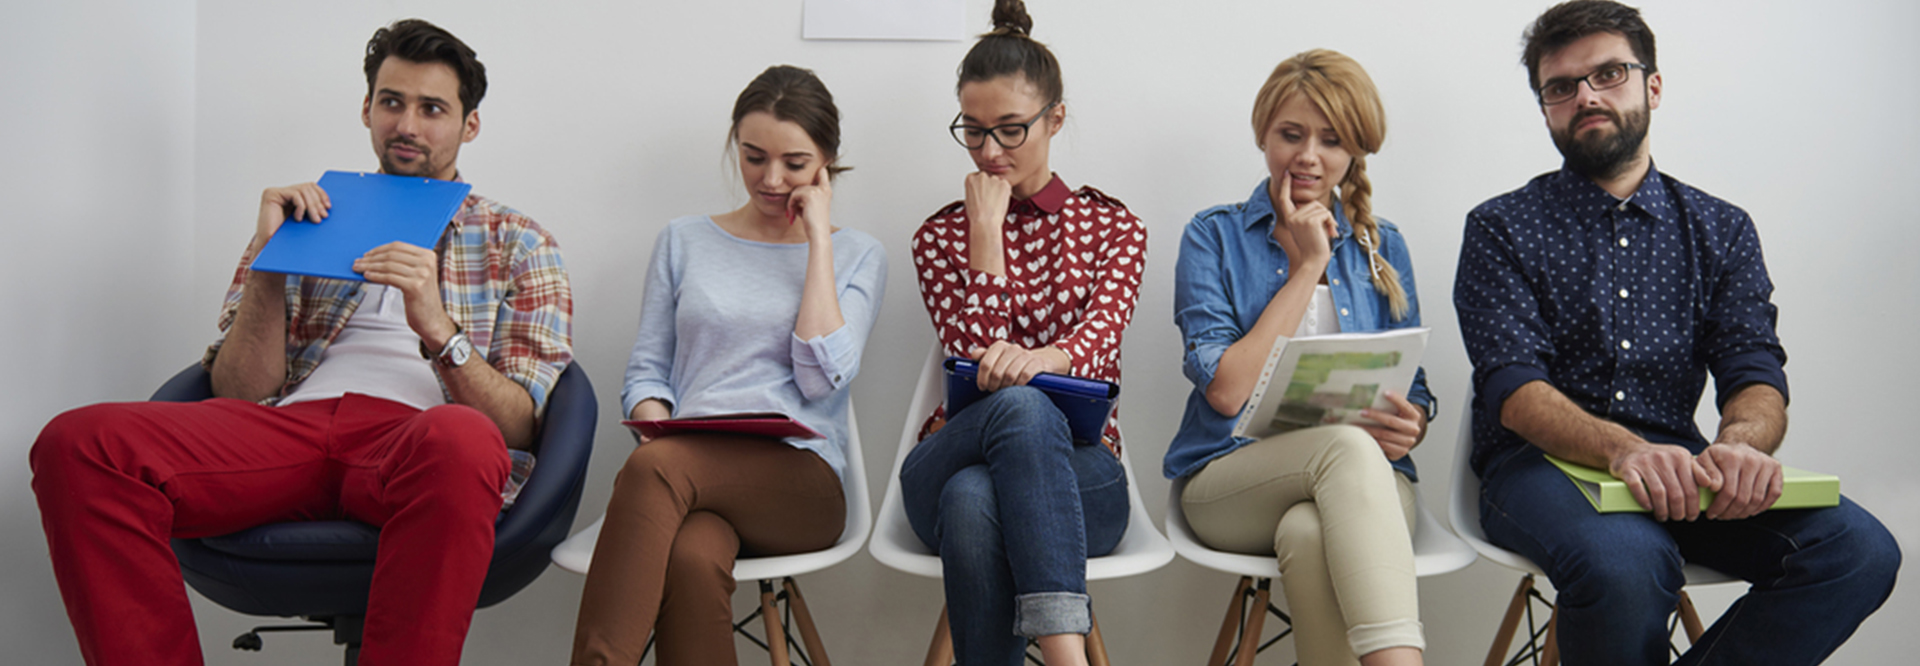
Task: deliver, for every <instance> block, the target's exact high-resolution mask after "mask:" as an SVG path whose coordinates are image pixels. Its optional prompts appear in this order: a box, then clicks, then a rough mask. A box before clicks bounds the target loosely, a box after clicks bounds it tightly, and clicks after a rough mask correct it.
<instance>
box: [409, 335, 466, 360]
mask: <svg viewBox="0 0 1920 666" xmlns="http://www.w3.org/2000/svg"><path fill="white" fill-rule="evenodd" d="M420 355H421V356H424V357H427V358H431V359H433V362H435V363H438V364H440V367H442V368H458V367H460V366H462V365H466V363H467V359H470V358H473V341H472V340H468V339H467V332H466V331H459V332H456V333H454V334H453V337H451V338H447V345H446V346H445V347H441V348H440V353H438V354H428V353H427V342H426V341H425V340H422V341H420Z"/></svg>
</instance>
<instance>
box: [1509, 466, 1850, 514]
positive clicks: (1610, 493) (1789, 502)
mask: <svg viewBox="0 0 1920 666" xmlns="http://www.w3.org/2000/svg"><path fill="white" fill-rule="evenodd" d="M1547 461H1548V462H1551V463H1553V464H1554V466H1555V467H1559V468H1560V471H1562V472H1566V474H1567V478H1568V479H1570V480H1572V481H1573V485H1574V487H1576V488H1579V489H1580V494H1582V495H1586V496H1587V501H1588V502H1590V503H1592V504H1593V508H1594V509H1595V510H1597V511H1599V512H1600V513H1617V512H1622V511H1634V512H1639V513H1647V510H1646V509H1644V508H1641V506H1640V503H1639V502H1636V501H1634V500H1633V492H1632V491H1630V490H1627V484H1626V482H1624V481H1621V480H1619V479H1616V478H1613V475H1612V474H1609V473H1607V471H1606V470H1599V469H1594V468H1592V467H1587V466H1584V465H1576V464H1574V463H1570V462H1567V461H1565V460H1561V459H1559V458H1555V457H1553V456H1547ZM1780 471H1781V472H1782V473H1783V474H1784V475H1785V476H1786V480H1785V482H1784V483H1782V484H1781V490H1780V499H1779V500H1778V501H1775V502H1774V503H1773V506H1771V507H1768V508H1769V509H1811V508H1817V507H1826V506H1839V504H1840V477H1837V476H1834V475H1832V474H1821V473H1819V472H1809V471H1807V470H1804V469H1800V468H1797V467H1789V466H1786V465H1781V466H1780ZM1711 504H1713V491H1711V490H1708V489H1706V488H1701V489H1700V508H1701V510H1705V509H1706V508H1707V506H1708V505H1711Z"/></svg>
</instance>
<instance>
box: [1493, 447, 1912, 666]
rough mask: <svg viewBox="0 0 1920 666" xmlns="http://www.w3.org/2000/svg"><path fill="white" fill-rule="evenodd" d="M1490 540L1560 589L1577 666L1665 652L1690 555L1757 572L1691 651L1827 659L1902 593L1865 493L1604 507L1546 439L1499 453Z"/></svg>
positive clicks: (1566, 647)
mask: <svg viewBox="0 0 1920 666" xmlns="http://www.w3.org/2000/svg"><path fill="white" fill-rule="evenodd" d="M1484 482H1485V483H1484V485H1483V486H1482V490H1481V502H1480V516H1481V522H1482V525H1483V526H1484V527H1485V529H1486V531H1487V539H1488V540H1489V541H1491V542H1493V543H1494V544H1495V545H1498V546H1500V547H1502V548H1506V549H1508V550H1512V551H1514V552H1517V553H1520V554H1521V555H1525V556H1526V557H1527V559H1530V560H1533V562H1534V563H1535V564H1537V565H1539V566H1540V568H1541V569H1544V570H1545V571H1546V572H1547V578H1548V579H1549V580H1551V581H1552V582H1553V587H1554V589H1555V590H1558V591H1559V596H1558V599H1557V600H1556V603H1557V604H1558V606H1559V609H1560V627H1559V643H1560V655H1561V657H1560V658H1561V660H1562V661H1564V662H1565V663H1566V664H1567V665H1568V666H1580V665H1582V664H1606V665H1608V666H1620V665H1631V664H1665V663H1667V657H1668V655H1669V652H1668V648H1667V627H1666V619H1667V614H1668V613H1671V612H1672V611H1673V608H1674V605H1675V604H1677V603H1678V602H1679V598H1680V596H1679V594H1680V587H1681V584H1682V583H1684V582H1685V581H1686V577H1685V576H1684V575H1683V574H1682V573H1681V571H1680V569H1681V565H1682V564H1683V563H1687V562H1692V563H1697V564H1703V565H1706V566H1708V567H1712V568H1713V569H1715V570H1718V571H1720V572H1723V573H1726V574H1727V575H1730V576H1734V577H1737V578H1740V579H1743V580H1746V581H1747V582H1749V583H1751V584H1752V587H1751V588H1749V590H1748V591H1747V594H1746V596H1743V597H1741V598H1740V599H1739V600H1738V601H1736V602H1734V604H1733V606H1731V607H1729V608H1728V609H1727V612H1726V613H1725V614H1723V615H1721V616H1720V619H1719V621H1717V622H1714V623H1713V626H1712V627H1710V628H1709V629H1707V633H1706V634H1705V635H1703V636H1701V637H1700V642H1699V644H1697V645H1694V646H1693V647H1692V648H1691V649H1689V650H1687V653H1686V654H1685V655H1682V656H1681V658H1680V660H1679V661H1678V662H1676V663H1679V664H1818V663H1820V661H1821V660H1823V659H1825V658H1826V657H1827V655H1828V654H1831V653H1832V652H1833V651H1834V649H1836V648H1838V647H1840V644H1841V643H1843V642H1845V641H1846V640H1847V637H1848V636H1851V635H1853V630H1854V628H1855V627H1858V626H1859V625H1860V622H1861V621H1862V620H1865V619H1866V617H1867V615H1869V614H1871V613H1873V611H1874V610H1876V609H1878V608H1879V607H1880V604H1881V603H1883V602H1885V601H1886V600H1887V597H1888V595H1890V594H1892V593H1893V583H1894V575H1895V573H1896V572H1897V571H1898V570H1899V568H1900V547H1899V546H1898V545H1897V544H1895V543H1894V540H1893V535H1891V534H1889V533H1888V532H1887V529H1886V528H1885V527H1882V526H1881V525H1880V521H1878V520H1875V519H1874V517H1873V516H1872V515H1871V514H1868V513H1867V512H1866V510H1865V509H1862V508H1860V507H1859V505H1856V504H1854V503H1853V501H1852V500H1848V499H1846V498H1844V497H1843V498H1841V500H1840V505H1839V506H1837V507H1833V508H1827V509H1783V510H1779V511H1768V512H1765V513H1762V514H1760V515H1757V516H1754V517H1752V518H1747V519H1744V520H1708V519H1706V518H1705V517H1702V518H1700V519H1699V520H1697V521H1694V522H1684V521H1668V522H1665V523H1661V522H1656V521H1654V520H1653V519H1652V518H1651V517H1650V516H1649V515H1648V514H1642V513H1608V514H1602V513H1598V512H1595V511H1594V510H1593V505H1591V504H1588V503H1587V500H1586V499H1585V497H1584V496H1582V495H1581V494H1580V491H1579V490H1577V489H1575V488H1574V486H1573V484H1572V483H1569V482H1568V481H1567V477H1566V475H1564V474H1562V473H1561V472H1560V470H1559V469H1558V468H1555V467H1554V466H1553V465H1552V464H1550V463H1548V462H1547V461H1546V459H1545V458H1544V457H1542V456H1541V453H1540V451H1539V450H1538V449H1535V448H1533V447H1527V448H1525V449H1522V450H1520V451H1517V452H1515V453H1513V454H1511V455H1510V456H1508V457H1507V458H1506V459H1505V460H1496V461H1493V462H1492V464H1490V465H1489V466H1488V467H1487V475H1486V478H1485V479H1484Z"/></svg>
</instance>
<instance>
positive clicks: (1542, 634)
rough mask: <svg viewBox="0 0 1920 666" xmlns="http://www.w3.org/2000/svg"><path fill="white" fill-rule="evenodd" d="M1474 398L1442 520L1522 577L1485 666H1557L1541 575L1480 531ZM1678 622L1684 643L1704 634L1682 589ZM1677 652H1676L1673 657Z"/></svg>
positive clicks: (1695, 571)
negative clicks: (1518, 642) (1538, 585)
mask: <svg viewBox="0 0 1920 666" xmlns="http://www.w3.org/2000/svg"><path fill="white" fill-rule="evenodd" d="M1472 405H1473V398H1472V397H1471V396H1469V397H1468V398H1467V408H1466V409H1463V410H1461V416H1460V439H1459V440H1458V442H1457V444H1456V451H1455V453H1454V458H1453V498H1452V501H1450V502H1448V506H1447V519H1448V520H1450V521H1452V522H1453V532H1454V533H1455V534H1458V535H1459V536H1460V538H1461V539H1462V540H1465V541H1466V542H1467V545H1468V546H1471V547H1472V548H1473V550H1474V551H1475V552H1478V553H1479V554H1480V557H1483V558H1486V559H1487V560H1488V561H1491V562H1493V563H1494V564H1498V565H1500V566H1503V567H1506V568H1508V569H1513V570H1515V571H1518V572H1520V573H1522V574H1525V575H1523V576H1522V577H1521V578H1520V586H1519V587H1518V588H1515V589H1514V591H1513V599H1512V601H1510V602H1508V603H1507V614H1506V615H1505V616H1504V617H1502V618H1501V619H1500V629H1499V631H1497V632H1495V633H1494V636H1493V645H1492V646H1490V647H1488V648H1487V661H1486V664H1487V666H1499V665H1500V664H1501V663H1506V664H1509V665H1511V664H1518V663H1520V662H1521V661H1523V660H1527V659H1532V660H1534V663H1537V664H1545V665H1546V666H1557V665H1558V664H1559V663H1560V649H1559V647H1558V646H1556V645H1555V644H1554V629H1555V627H1556V626H1558V625H1559V622H1560V611H1559V609H1558V608H1556V607H1554V605H1553V603H1552V602H1549V601H1547V598H1546V597H1545V596H1543V595H1541V594H1540V591H1539V590H1538V589H1535V588H1534V585H1533V577H1534V576H1544V575H1546V573H1545V572H1544V571H1542V570H1541V569H1540V567H1538V566H1536V565H1534V563H1533V560H1529V559H1527V558H1526V557H1525V556H1522V555H1521V554H1519V553H1516V552H1513V551H1511V550H1507V549H1505V548H1501V547H1499V546H1495V545H1493V544H1492V543H1489V542H1487V533H1486V531H1485V530H1483V529H1481V528H1480V475H1478V474H1475V473H1474V472H1473V464H1472V462H1471V459H1472V456H1473V407H1472ZM1682 571H1683V572H1684V573H1685V574H1686V576H1687V583H1686V585H1687V586H1694V585H1713V584H1717V583H1731V582H1736V581H1737V580H1738V579H1736V578H1734V577H1732V576H1728V575H1726V574H1723V573H1720V572H1718V571H1714V570H1713V569H1709V568H1707V567H1704V566H1701V565H1698V564H1688V565H1686V568H1685V569H1683V570H1682ZM1536 601H1537V602H1539V603H1540V604H1542V605H1544V606H1546V607H1547V608H1548V609H1550V610H1551V612H1552V615H1550V616H1549V617H1548V619H1547V624H1546V626H1544V627H1543V626H1540V625H1539V623H1538V622H1537V620H1536V619H1535V618H1534V614H1533V603H1532V602H1536ZM1675 611H1676V614H1678V615H1679V617H1678V618H1677V619H1678V621H1679V623H1680V624H1681V626H1682V627H1684V628H1685V629H1686V632H1687V643H1688V644H1692V643H1694V642H1695V641H1698V640H1700V634H1701V633H1703V632H1705V630H1706V628H1705V627H1704V626H1703V625H1701V624H1700V614H1699V613H1698V612H1696V611H1695V610H1694V608H1693V599H1692V598H1691V597H1688V596H1687V591H1686V590H1685V589H1682V590H1680V605H1679V607H1678V608H1676V609H1675ZM1523 612H1524V614H1525V615H1526V618H1527V643H1526V644H1525V645H1523V646H1521V648H1520V650H1518V651H1516V652H1515V653H1514V655H1513V657H1512V659H1509V660H1507V661H1505V662H1502V661H1501V659H1500V658H1501V656H1502V655H1504V654H1506V651H1507V648H1509V647H1511V646H1512V644H1513V637H1514V634H1515V632H1516V631H1518V629H1519V626H1520V616H1521V615H1522V613H1523ZM1676 652H1677V651H1676Z"/></svg>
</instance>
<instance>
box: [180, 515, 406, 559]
mask: <svg viewBox="0 0 1920 666" xmlns="http://www.w3.org/2000/svg"><path fill="white" fill-rule="evenodd" d="M200 543H201V544H203V545H205V546H206V547H207V548H209V549H212V550H214V551H217V552H221V553H225V554H228V555H233V556H236V557H245V558H250V559H256V560H273V561H282V562H293V561H307V562H372V561H373V558H374V553H375V552H377V551H378V550H379V548H380V530H378V529H375V528H374V527H373V526H372V525H368V524H366V523H361V522H355V521H351V520H322V521H313V522H300V523H275V524H272V525H262V526H260V527H255V528H253V529H249V530H242V531H239V532H234V533H232V534H226V535H222V536H216V537H207V538H204V539H201V540H200Z"/></svg>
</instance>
